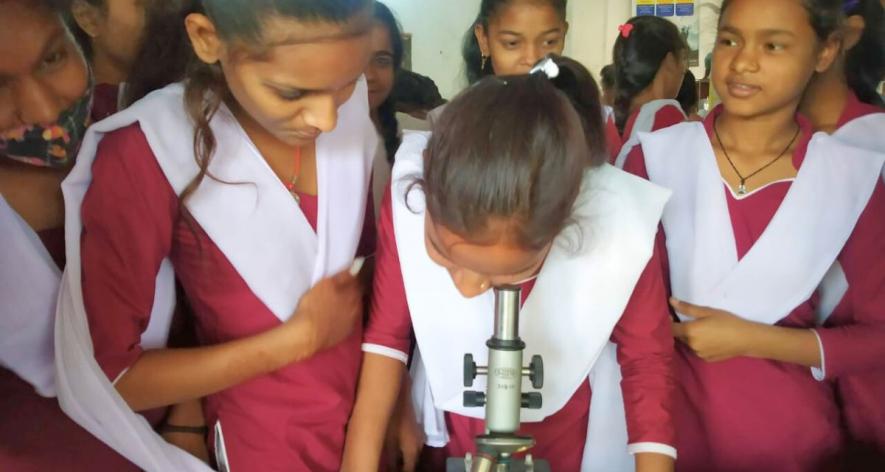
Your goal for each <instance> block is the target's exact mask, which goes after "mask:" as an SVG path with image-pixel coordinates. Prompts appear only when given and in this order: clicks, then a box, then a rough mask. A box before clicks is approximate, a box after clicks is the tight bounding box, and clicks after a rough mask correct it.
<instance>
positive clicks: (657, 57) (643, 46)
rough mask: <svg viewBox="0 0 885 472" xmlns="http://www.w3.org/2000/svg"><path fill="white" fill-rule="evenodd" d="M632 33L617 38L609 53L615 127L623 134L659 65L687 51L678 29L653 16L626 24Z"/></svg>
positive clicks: (632, 19)
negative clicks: (637, 98)
mask: <svg viewBox="0 0 885 472" xmlns="http://www.w3.org/2000/svg"><path fill="white" fill-rule="evenodd" d="M627 24H628V25H632V27H633V29H632V30H631V31H630V32H629V34H628V35H627V37H624V34H621V35H619V36H618V39H617V40H616V41H615V47H614V51H613V53H612V59H613V61H612V63H613V65H614V67H615V104H614V107H613V108H614V110H615V124H617V126H618V129H619V130H620V131H621V132H622V133H623V131H624V127H625V126H626V124H627V119H628V118H629V117H630V108H631V107H632V106H633V99H634V98H636V96H637V95H639V94H640V93H641V92H642V91H643V90H645V89H646V88H648V86H649V85H651V83H652V82H653V81H654V80H655V76H657V74H658V70H659V69H660V68H661V64H662V63H663V62H664V59H665V58H666V57H667V54H672V55H673V56H674V57H677V58H678V57H679V56H680V55H681V54H682V53H683V51H685V50H686V49H688V46H687V45H686V44H685V40H683V39H682V35H680V34H679V29H678V28H677V27H676V25H675V24H673V23H672V22H670V21H668V20H665V19H663V18H658V17H656V16H637V17H634V18H631V19H630V20H628V21H627Z"/></svg>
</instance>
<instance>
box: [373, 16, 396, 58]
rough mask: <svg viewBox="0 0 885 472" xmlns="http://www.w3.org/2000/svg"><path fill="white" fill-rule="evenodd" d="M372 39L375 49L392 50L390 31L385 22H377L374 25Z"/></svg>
mask: <svg viewBox="0 0 885 472" xmlns="http://www.w3.org/2000/svg"><path fill="white" fill-rule="evenodd" d="M370 40H371V41H372V49H373V50H374V51H388V52H390V51H392V49H393V45H392V44H391V40H390V31H388V30H387V27H386V26H384V24H383V23H377V22H376V23H375V25H374V26H372V31H371V33H370Z"/></svg>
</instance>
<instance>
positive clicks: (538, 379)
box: [529, 355, 544, 390]
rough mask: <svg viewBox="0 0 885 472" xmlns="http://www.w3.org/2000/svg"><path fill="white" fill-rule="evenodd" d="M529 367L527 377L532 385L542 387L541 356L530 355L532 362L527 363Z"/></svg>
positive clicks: (542, 369)
mask: <svg viewBox="0 0 885 472" xmlns="http://www.w3.org/2000/svg"><path fill="white" fill-rule="evenodd" d="M529 369H530V372H531V374H530V375H529V379H531V381H532V387H534V388H536V389H539V390H540V389H541V388H543V387H544V360H543V359H541V356H539V355H534V356H532V362H531V364H529Z"/></svg>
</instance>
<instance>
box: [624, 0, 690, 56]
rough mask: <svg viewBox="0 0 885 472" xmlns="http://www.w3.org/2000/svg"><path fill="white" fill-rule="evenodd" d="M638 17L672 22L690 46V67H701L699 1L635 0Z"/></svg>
mask: <svg viewBox="0 0 885 472" xmlns="http://www.w3.org/2000/svg"><path fill="white" fill-rule="evenodd" d="M633 11H634V12H635V14H636V16H660V17H662V18H666V19H668V20H670V21H672V22H673V23H674V24H675V25H676V27H677V28H679V33H680V34H682V37H683V38H684V39H685V42H686V43H687V44H688V49H689V52H688V66H689V67H697V66H698V65H700V49H701V22H700V14H699V12H698V9H697V0H633Z"/></svg>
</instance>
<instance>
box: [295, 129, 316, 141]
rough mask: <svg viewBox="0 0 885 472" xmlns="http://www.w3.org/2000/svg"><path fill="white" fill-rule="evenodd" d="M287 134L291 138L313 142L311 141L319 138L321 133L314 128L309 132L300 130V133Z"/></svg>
mask: <svg viewBox="0 0 885 472" xmlns="http://www.w3.org/2000/svg"><path fill="white" fill-rule="evenodd" d="M287 134H288V135H289V136H292V137H294V138H296V139H303V140H313V139H316V138H318V137H319V136H320V134H322V131H320V130H318V129H316V128H314V129H313V130H310V131H304V130H302V131H291V132H289V133H287Z"/></svg>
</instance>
